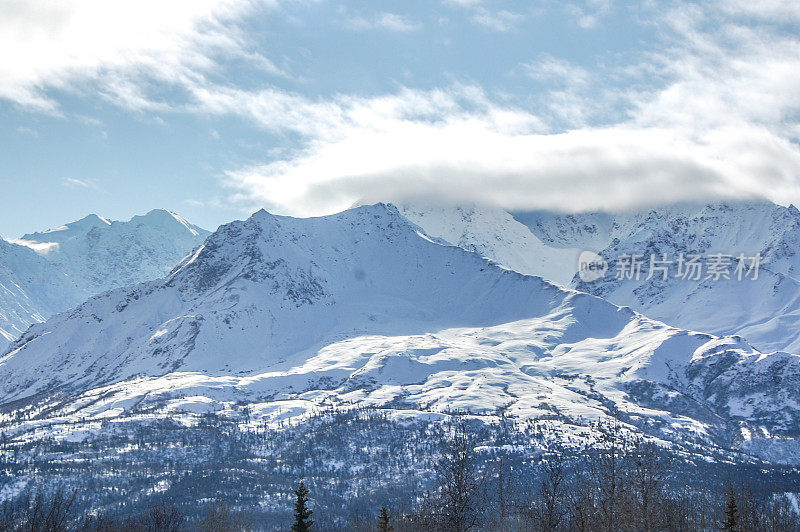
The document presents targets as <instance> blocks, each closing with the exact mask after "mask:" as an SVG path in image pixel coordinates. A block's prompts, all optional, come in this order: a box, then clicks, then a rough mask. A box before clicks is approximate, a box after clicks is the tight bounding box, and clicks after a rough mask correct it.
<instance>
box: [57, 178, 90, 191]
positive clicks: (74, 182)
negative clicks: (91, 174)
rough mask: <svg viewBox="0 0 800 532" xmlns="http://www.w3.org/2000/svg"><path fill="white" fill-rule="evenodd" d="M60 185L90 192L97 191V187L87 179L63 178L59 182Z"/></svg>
mask: <svg viewBox="0 0 800 532" xmlns="http://www.w3.org/2000/svg"><path fill="white" fill-rule="evenodd" d="M61 183H62V184H63V185H64V186H66V187H78V188H88V189H92V190H98V189H99V187H98V186H97V184H95V183H94V181H90V180H88V179H76V178H74V177H65V178H64V179H62V180H61Z"/></svg>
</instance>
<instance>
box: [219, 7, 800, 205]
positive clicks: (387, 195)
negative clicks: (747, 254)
mask: <svg viewBox="0 0 800 532" xmlns="http://www.w3.org/2000/svg"><path fill="white" fill-rule="evenodd" d="M738 16H740V15H738V14H737V15H735V16H733V15H730V14H729V13H727V12H725V11H724V10H723V11H720V10H708V11H704V10H703V9H701V8H699V7H697V6H694V7H690V8H686V7H679V8H677V9H675V10H671V11H668V12H665V14H664V23H665V24H668V26H667V27H669V28H670V29H671V31H672V32H673V35H674V38H673V40H671V41H670V42H669V43H668V45H667V46H664V47H663V48H662V50H661V51H660V52H658V53H652V54H649V55H647V56H646V57H645V62H644V63H642V64H632V65H624V66H622V67H620V69H619V70H620V73H619V76H622V77H625V76H631V75H638V76H642V77H643V78H645V77H646V78H652V79H647V80H646V81H650V84H647V83H644V82H643V83H642V84H640V85H641V86H639V85H637V86H631V85H626V84H625V85H623V86H621V87H619V86H618V87H616V88H614V87H612V86H610V85H609V82H608V80H607V79H605V80H604V79H599V76H597V75H596V74H592V75H589V74H588V72H586V71H584V70H582V69H581V68H579V67H576V66H574V65H572V64H570V63H567V62H565V61H562V60H558V59H555V58H552V57H549V56H541V57H540V58H539V60H538V61H536V62H534V63H531V64H529V65H528V70H527V73H528V74H529V75H532V76H533V77H537V78H540V79H547V80H553V81H555V82H556V84H557V85H558V84H571V85H573V86H578V87H579V88H580V90H578V91H573V92H568V91H565V90H564V88H563V87H556V88H554V89H553V90H552V91H551V92H549V93H547V97H548V98H550V99H551V101H552V102H554V103H553V105H554V106H556V107H558V108H559V109H560V111H561V112H562V113H564V114H565V115H568V114H571V115H574V121H573V124H574V125H573V127H572V128H571V129H566V130H564V131H562V132H560V133H553V132H552V129H551V128H552V126H551V123H550V121H549V119H548V118H547V113H543V110H544V109H539V111H537V112H536V113H534V112H531V111H528V110H524V109H521V108H519V107H514V106H511V105H509V104H507V103H500V102H499V101H497V100H493V99H492V98H491V97H489V96H487V95H486V94H485V93H483V92H482V91H481V90H480V89H478V88H476V87H454V88H452V89H450V90H439V91H430V92H425V91H413V90H410V89H404V90H402V91H400V92H399V93H398V94H396V95H392V96H384V97H376V98H362V99H352V98H346V97H338V98H336V99H334V100H329V101H308V100H305V99H303V98H300V97H298V96H292V95H286V94H281V95H271V96H274V97H270V98H267V100H268V102H269V103H266V102H264V101H261V100H263V95H262V98H261V100H260V99H258V98H256V99H255V101H254V102H251V103H250V104H247V103H246V102H247V101H249V100H251V99H253V97H254V96H253V95H248V94H245V93H239V94H237V95H236V97H235V100H236V102H237V103H235V104H234V103H233V102H227V103H226V104H224V105H220V104H219V103H218V104H217V105H218V110H219V111H220V112H222V111H223V108H227V109H230V110H229V111H226V112H233V111H232V110H233V109H235V108H240V109H247V111H246V113H248V114H250V115H251V116H252V117H253V118H254V119H256V120H259V121H260V123H261V124H262V125H264V127H269V128H282V127H283V128H290V129H292V130H293V131H295V132H298V133H300V134H301V135H304V136H306V138H307V144H306V147H305V149H304V150H302V151H300V152H295V153H293V154H290V155H289V156H287V157H285V158H283V159H280V160H277V161H274V162H271V163H267V164H263V165H254V166H249V167H246V168H240V169H236V170H233V171H230V172H228V173H227V176H226V181H227V183H228V185H229V186H232V187H234V189H235V193H234V197H235V199H236V200H238V201H243V202H245V203H247V204H249V205H251V206H253V207H254V206H256V205H264V206H267V207H268V208H271V209H273V210H276V211H279V212H284V213H289V214H298V215H308V214H320V213H324V212H333V211H336V210H339V209H342V208H345V207H347V206H348V205H350V204H352V203H353V202H354V201H356V200H359V199H367V200H383V201H398V200H403V199H407V198H410V197H415V196H425V197H429V196H437V197H439V198H442V199H446V200H449V201H459V200H464V201H484V202H491V203H495V204H499V205H502V206H504V207H507V208H517V209H525V208H556V209H561V210H566V211H580V210H593V209H619V208H625V207H630V206H635V205H642V204H652V203H655V202H659V203H660V202H667V201H677V200H695V199H698V198H702V197H727V198H743V197H767V198H769V199H771V200H773V201H776V202H778V203H783V204H785V203H788V202H794V203H798V202H800V183H799V182H798V181H800V150H798V143H797V133H798V131H800V126H798V116H800V78H798V77H797V76H796V72H800V39H798V38H797V36H796V34H793V33H791V32H781V31H775V29H774V24H771V23H769V21H768V22H767V23H765V24H764V25H759V24H756V25H753V24H742V23H740V22H739V21H737V19H736V17H738ZM748 16H749V15H748ZM760 16H765V17H766V15H760ZM732 17H733V18H732ZM773 22H774V21H773ZM631 72H633V74H631ZM644 74H646V76H645V75H644ZM607 77H608V78H613V77H614V76H610V75H609V76H607ZM614 98H617V99H618V100H619V101H625V102H627V106H628V107H627V112H628V115H627V117H626V118H624V119H622V120H619V121H617V122H616V123H612V124H610V125H607V126H604V127H599V126H592V125H590V124H589V123H588V122H587V121H586V120H585V116H586V115H589V114H591V113H593V112H594V109H595V108H596V107H597V106H598V104H599V103H602V102H604V101H611V100H613V99H614ZM218 99H220V96H219V95H216V96H214V97H213V98H211V97H210V98H209V101H215V100H218ZM222 99H224V98H222ZM284 112H285V113H286V115H287V116H288V120H286V121H284V122H283V123H282V124H281V123H279V122H278V120H277V119H276V118H274V117H275V116H282V115H283V113H284ZM793 139H794V140H793Z"/></svg>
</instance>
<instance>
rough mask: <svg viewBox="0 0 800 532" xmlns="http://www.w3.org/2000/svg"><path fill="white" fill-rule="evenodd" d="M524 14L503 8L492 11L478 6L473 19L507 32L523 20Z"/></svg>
mask: <svg viewBox="0 0 800 532" xmlns="http://www.w3.org/2000/svg"><path fill="white" fill-rule="evenodd" d="M522 18H523V17H522V15H520V14H519V13H512V12H511V11H506V10H504V9H501V10H499V11H490V10H488V9H485V8H483V7H478V8H477V10H476V12H475V14H474V15H472V20H473V21H474V22H476V23H477V24H480V25H481V26H485V27H487V28H489V29H493V30H495V31H500V32H506V31H512V30H514V29H516V27H517V24H518V23H519V22H520V21H522Z"/></svg>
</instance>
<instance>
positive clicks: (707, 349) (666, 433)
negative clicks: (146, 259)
mask: <svg viewBox="0 0 800 532" xmlns="http://www.w3.org/2000/svg"><path fill="white" fill-rule="evenodd" d="M798 389H800V358H798V357H797V356H795V355H789V354H772V355H766V354H762V353H760V352H758V351H757V350H755V349H754V348H752V347H751V346H750V345H748V344H747V343H746V342H744V341H743V340H742V339H740V338H716V337H712V336H710V335H706V334H700V333H690V332H686V331H682V330H678V329H675V328H672V327H669V326H666V325H663V324H661V323H658V322H655V321H652V320H650V319H647V318H645V317H643V316H640V315H638V314H636V313H634V312H632V311H630V310H629V309H625V308H619V307H616V306H614V305H612V304H610V303H608V302H606V301H604V300H602V299H599V298H596V297H593V296H590V295H586V294H582V293H579V292H575V291H570V290H565V289H562V288H559V287H558V286H556V285H553V284H550V283H548V282H546V281H543V280H542V279H540V278H537V277H531V276H524V275H521V274H519V273H516V272H513V271H510V270H508V269H504V268H501V267H498V266H497V265H496V264H494V263H491V262H490V261H487V260H484V259H482V258H480V257H479V256H478V255H477V254H474V253H468V252H466V251H464V250H462V249H460V248H457V247H453V246H445V245H440V244H437V243H434V242H432V241H431V240H430V239H428V238H427V237H425V236H423V235H421V234H419V233H418V232H417V229H416V228H415V227H414V226H412V225H411V224H409V223H408V221H407V220H406V219H405V218H404V217H403V216H401V215H400V213H399V212H398V211H397V210H396V209H395V208H394V207H392V206H386V205H375V206H364V207H359V208H356V209H353V210H350V211H346V212H344V213H341V214H338V215H334V216H328V217H322V218H311V219H293V218H287V217H278V216H272V215H270V214H268V213H266V212H264V211H260V212H258V213H256V214H255V215H253V216H252V217H251V218H250V219H248V220H247V221H244V222H234V223H231V224H228V225H225V226H223V227H221V228H220V229H219V230H218V231H217V232H216V233H214V234H213V235H212V236H211V237H209V238H208V239H207V240H206V242H205V244H204V245H203V246H202V247H200V248H198V249H197V251H196V252H195V253H194V254H193V255H192V256H190V257H187V258H186V259H185V260H184V261H183V262H182V263H181V264H179V265H178V266H177V267H176V268H175V270H174V271H173V272H172V273H171V275H170V276H169V277H168V278H166V279H164V280H160V281H153V282H148V283H144V284H141V285H138V286H136V287H133V288H129V289H122V290H117V291H113V292H109V293H106V294H103V295H100V296H98V297H95V298H92V299H91V300H89V301H88V302H86V303H85V304H83V305H81V306H80V307H79V308H77V309H75V310H73V311H71V312H69V313H64V314H61V315H58V316H56V317H54V318H52V319H51V320H49V321H48V322H46V323H43V324H38V325H35V326H33V327H32V328H31V329H30V330H29V331H28V332H27V333H26V334H25V335H24V336H23V337H22V338H21V339H20V340H19V341H18V342H17V343H16V344H15V345H14V349H13V350H11V351H10V352H9V353H8V354H7V355H6V356H4V357H3V358H0V402H2V403H6V404H7V405H9V406H8V407H10V408H12V410H13V409H23V410H25V411H26V412H27V414H28V418H27V419H26V420H25V421H21V422H19V423H17V424H15V425H11V428H9V429H8V430H10V432H11V433H12V435H14V437H38V436H42V435H44V434H50V435H58V434H62V435H63V434H65V433H66V432H68V431H69V430H74V428H75V425H76V424H78V423H85V424H87V425H86V426H87V427H88V428H92V427H94V428H97V427H98V426H99V425H92V424H93V423H96V422H97V421H100V420H104V419H105V420H108V419H117V418H119V419H122V418H130V417H131V416H142V412H147V416H145V417H150V418H152V417H153V416H155V417H160V416H161V417H170V418H173V419H174V418H181V417H182V416H188V417H191V416H192V415H194V414H197V413H202V412H207V411H215V412H218V413H221V414H223V415H225V414H226V413H227V414H229V415H238V414H236V412H241V409H242V408H243V407H246V408H247V412H248V416H247V423H262V422H273V421H278V420H281V419H286V418H302V417H303V416H305V415H307V414H309V413H310V412H312V411H314V410H316V409H318V408H321V407H323V406H327V407H330V406H333V407H336V408H340V409H347V408H352V407H353V406H371V407H379V408H383V409H387V411H390V412H394V413H403V414H402V415H411V416H424V415H427V414H428V413H430V412H447V411H454V410H470V411H472V412H475V413H478V414H496V413H498V412H502V411H505V412H508V413H513V414H515V415H518V416H521V417H523V418H529V419H532V418H545V419H550V420H554V421H555V422H558V423H561V424H563V427H564V434H565V437H567V435H569V434H574V433H576V432H580V430H582V429H581V426H585V424H586V423H587V422H588V421H590V420H593V419H597V418H598V417H599V416H603V415H608V414H609V413H611V412H612V411H615V410H617V409H618V410H619V411H620V412H621V415H622V416H624V417H625V419H626V420H627V421H628V422H630V423H631V424H633V425H636V426H639V427H640V428H642V430H646V431H647V432H650V433H652V434H654V435H656V436H658V437H661V438H665V439H670V440H674V441H680V442H683V443H685V442H694V443H697V444H702V445H707V446H722V447H723V448H733V447H741V446H743V445H747V444H748V443H747V442H750V443H752V442H753V441H756V440H757V441H758V445H751V448H753V449H757V450H758V452H759V453H761V454H763V455H765V456H771V455H772V454H771V453H775V451H774V449H775V448H780V447H781V445H784V444H785V443H787V442H788V443H789V444H792V443H794V442H795V441H796V440H795V438H796V437H797V436H798V435H800V404H799V403H800V398H799V397H798V391H797V390H798ZM12 401H13V402H14V404H13V406H10V403H11V402H12ZM8 407H7V408H8ZM9 419H10V418H9ZM66 427H69V429H67V428H66ZM92 430H94V429H92ZM23 435H26V436H23ZM767 436H769V437H770V438H772V439H769V440H766V437H767ZM781 438H785V439H781ZM762 440H763V441H762Z"/></svg>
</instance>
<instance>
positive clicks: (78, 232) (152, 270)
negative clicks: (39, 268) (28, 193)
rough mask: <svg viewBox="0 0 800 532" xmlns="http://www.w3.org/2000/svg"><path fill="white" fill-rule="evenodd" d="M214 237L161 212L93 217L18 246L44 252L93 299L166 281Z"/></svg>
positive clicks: (32, 236) (23, 240)
mask: <svg viewBox="0 0 800 532" xmlns="http://www.w3.org/2000/svg"><path fill="white" fill-rule="evenodd" d="M208 235H209V232H208V231H206V230H204V229H201V228H199V227H197V226H196V225H193V224H191V223H189V222H188V221H186V220H185V219H184V218H182V217H180V216H178V215H177V214H175V213H172V212H169V211H166V210H163V209H156V210H153V211H150V212H149V213H147V214H145V215H143V216H134V217H133V218H131V219H130V220H129V221H127V222H117V221H109V220H106V219H105V218H101V217H100V216H97V215H96V214H90V215H89V216H86V217H85V218H83V219H81V220H78V221H76V222H72V223H69V224H66V225H63V226H61V227H58V228H56V229H50V230H48V231H44V232H41V233H32V234H28V235H25V236H23V237H22V238H21V239H19V240H16V241H15V242H16V243H18V244H22V245H27V246H29V247H31V248H32V249H34V250H37V251H39V253H40V254H41V255H42V256H43V257H44V258H46V259H47V260H49V261H50V262H52V263H53V264H55V265H57V266H58V267H59V268H61V269H62V270H63V271H64V272H65V273H66V274H67V275H69V277H70V278H72V279H73V280H74V281H75V283H76V284H77V285H78V286H80V287H81V289H83V291H84V292H85V293H86V295H87V297H88V296H90V295H94V294H99V293H100V292H104V291H106V290H111V289H114V288H121V287H123V286H129V285H132V284H136V283H140V282H142V281H146V280H150V279H157V278H159V277H163V276H164V275H166V274H167V273H169V270H170V269H171V268H172V267H173V266H174V265H175V264H177V263H178V261H180V260H181V259H182V258H183V257H185V256H186V255H187V254H188V253H189V251H191V250H192V249H194V248H195V247H197V246H198V245H199V244H200V243H201V242H202V241H203V240H204V239H205V237H206V236H208Z"/></svg>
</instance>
